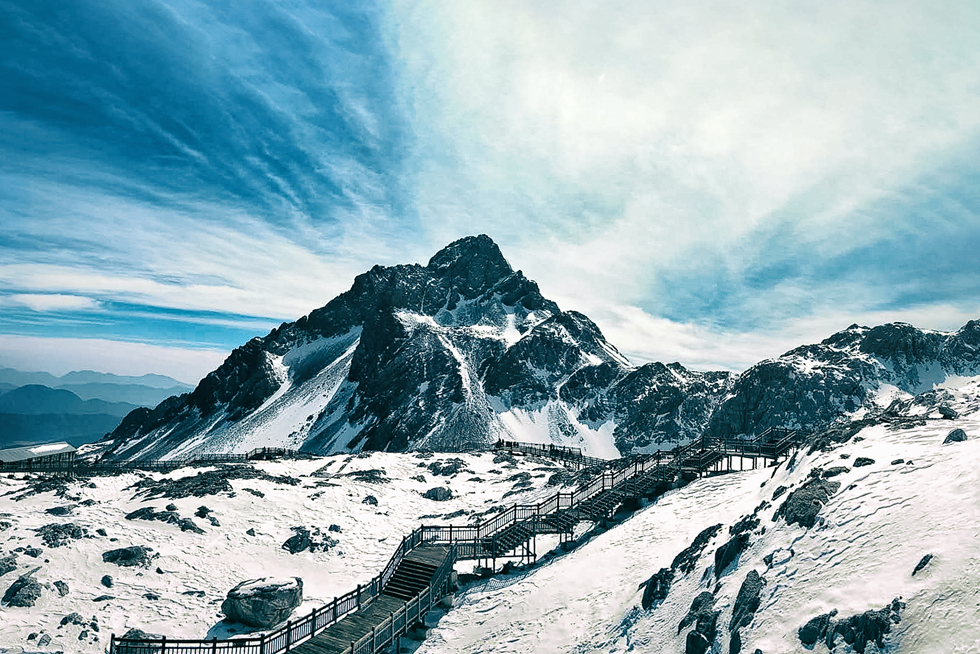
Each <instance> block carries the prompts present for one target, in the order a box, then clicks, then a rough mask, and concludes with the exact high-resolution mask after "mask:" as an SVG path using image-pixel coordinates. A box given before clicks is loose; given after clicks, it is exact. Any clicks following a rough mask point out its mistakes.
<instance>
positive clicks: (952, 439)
mask: <svg viewBox="0 0 980 654" xmlns="http://www.w3.org/2000/svg"><path fill="white" fill-rule="evenodd" d="M965 440H966V432H965V431H963V430H962V429H954V430H953V431H951V432H949V433H948V434H946V440H944V441H943V445H945V444H946V443H962V442H963V441H965Z"/></svg>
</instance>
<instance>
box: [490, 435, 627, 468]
mask: <svg viewBox="0 0 980 654" xmlns="http://www.w3.org/2000/svg"><path fill="white" fill-rule="evenodd" d="M494 449H495V450H509V451H511V452H523V453H525V454H537V455H538V456H546V457H550V458H552V459H558V460H559V461H564V462H566V463H574V464H576V465H577V466H578V467H582V468H590V467H593V466H604V465H607V464H609V463H610V462H611V461H615V459H600V458H598V457H594V456H586V455H584V454H582V449H581V448H578V447H565V446H564V445H544V444H541V443H521V442H518V441H497V442H496V443H495V444H494Z"/></svg>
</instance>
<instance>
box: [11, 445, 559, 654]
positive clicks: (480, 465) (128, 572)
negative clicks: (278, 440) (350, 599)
mask: <svg viewBox="0 0 980 654" xmlns="http://www.w3.org/2000/svg"><path fill="white" fill-rule="evenodd" d="M450 459H460V460H462V461H463V464H464V468H465V470H463V471H460V472H458V473H456V474H454V475H452V476H450V477H446V476H436V475H434V474H433V473H432V471H430V470H429V469H428V467H427V466H428V465H429V464H431V463H433V462H440V461H442V462H445V461H448V460H450ZM493 460H494V455H493V454H491V453H483V454H459V455H434V456H431V457H430V458H420V457H419V456H416V455H412V454H387V453H373V454H371V455H370V456H363V455H362V456H330V457H323V458H319V459H316V460H310V461H268V462H254V464H253V465H254V467H255V468H258V469H261V470H263V471H265V472H267V473H268V474H270V475H283V476H289V477H294V478H296V479H298V480H299V482H300V483H299V485H296V486H291V485H287V484H280V483H275V482H272V481H267V480H261V479H231V480H230V482H231V485H232V487H233V489H234V497H229V496H228V495H226V494H220V495H217V496H214V495H210V496H206V497H188V498H182V499H168V498H155V499H152V500H146V499H144V498H143V497H134V492H135V490H134V489H128V487H129V486H131V485H132V484H133V483H135V482H136V481H138V480H139V479H141V478H143V477H149V478H152V479H165V478H166V479H176V478H180V477H183V476H194V475H196V474H198V472H201V471H205V470H213V468H184V469H181V470H177V471H175V472H173V473H171V474H167V475H165V474H159V473H139V474H135V473H130V474H123V475H119V476H109V477H96V478H92V479H91V480H81V481H78V482H72V483H71V484H70V487H69V489H68V495H70V496H71V499H68V498H58V497H56V496H55V495H54V494H53V493H50V492H47V493H42V494H40V495H35V496H32V497H28V498H26V499H23V500H21V501H14V500H13V499H12V497H11V496H10V495H5V494H6V493H8V492H9V491H19V490H23V489H25V488H27V487H28V483H27V482H25V481H23V479H22V478H23V475H16V478H14V479H11V478H9V476H3V477H0V520H3V521H6V522H10V523H11V526H10V527H9V528H7V529H6V530H3V531H0V556H5V555H7V554H8V553H10V552H12V551H13V550H14V549H15V548H17V547H20V546H34V547H39V548H41V549H42V550H43V552H42V553H41V555H40V557H39V558H37V559H34V558H31V557H30V556H27V555H25V554H24V553H19V554H18V559H17V563H18V568H17V570H15V571H12V572H9V573H7V574H5V575H3V577H0V594H2V592H3V591H5V590H6V589H7V587H8V586H9V585H10V584H11V583H13V582H14V581H15V580H16V579H17V577H18V576H19V575H21V574H24V573H25V572H26V571H27V570H29V569H31V568H33V567H37V566H40V567H41V569H40V570H39V571H38V572H37V574H36V575H35V578H36V579H37V580H38V581H39V582H41V583H42V585H46V586H47V588H45V590H44V591H43V592H42V595H41V597H40V598H39V600H38V602H37V604H36V605H35V606H34V607H33V608H17V607H9V606H3V607H0V651H4V650H5V648H10V649H13V648H15V647H17V648H19V647H25V648H29V647H30V643H29V642H28V641H27V636H28V634H30V633H47V634H49V635H51V636H52V638H53V640H52V643H51V645H50V646H49V648H50V649H51V651H54V650H58V649H62V650H64V651H66V652H69V651H70V652H91V653H94V652H101V651H104V650H105V648H106V646H107V644H108V641H109V635H110V633H113V632H114V633H116V634H117V635H122V634H123V633H124V632H126V631H127V630H128V629H129V628H131V627H138V628H140V629H142V630H144V631H147V632H150V633H158V634H166V635H167V636H168V637H171V638H210V637H211V636H218V637H219V638H223V637H227V636H229V635H233V634H234V633H236V631H234V629H235V628H236V627H237V628H238V629H240V630H241V631H238V632H237V633H243V632H244V631H245V630H246V628H245V627H243V626H241V625H228V624H226V623H221V622H220V621H221V619H222V616H221V615H220V603H221V601H222V600H223V599H224V597H225V595H226V594H227V592H228V591H229V590H230V589H231V588H233V587H234V586H235V585H236V584H238V583H239V582H241V581H244V580H247V579H254V578H257V577H280V578H286V577H293V576H297V577H300V578H302V579H303V582H304V603H303V605H302V606H301V607H300V608H298V609H297V611H296V612H295V613H294V615H297V616H298V615H303V614H305V613H308V612H309V611H310V610H312V609H313V608H314V607H318V606H322V605H323V604H326V603H327V602H329V601H331V600H332V599H333V598H334V597H335V596H338V595H342V594H344V593H346V592H348V591H350V590H353V589H354V587H355V586H356V585H357V584H359V583H367V582H369V581H370V580H371V579H372V578H373V577H374V576H375V575H377V574H378V573H379V572H380V571H381V569H382V567H383V566H384V565H385V564H386V563H387V562H388V559H389V558H390V557H391V555H392V553H393V552H394V551H395V548H396V546H397V545H398V543H399V542H400V540H401V538H402V537H403V536H405V535H407V534H408V533H410V532H411V531H412V530H413V529H415V528H416V527H417V526H419V524H421V523H426V524H450V523H451V524H457V525H462V524H468V523H469V522H471V520H472V517H471V516H472V515H473V514H476V513H481V512H484V511H486V510H487V509H489V508H490V507H491V506H493V505H494V503H496V502H502V504H503V505H504V506H509V505H510V504H511V503H515V502H521V501H525V500H533V501H536V500H534V498H536V497H544V496H548V495H550V494H552V493H554V492H555V491H556V490H557V489H556V488H543V486H544V484H545V482H546V481H547V479H548V478H549V477H550V476H551V473H552V472H553V471H556V470H558V469H559V468H558V466H557V465H556V464H554V463H552V462H549V461H546V460H543V459H539V458H536V457H516V464H509V463H507V462H505V461H501V462H500V463H494V462H493ZM420 465H422V466H426V467H420ZM324 467H325V468H326V470H325V473H323V474H326V475H327V476H325V477H313V476H310V475H311V474H312V473H314V472H316V471H317V470H319V469H322V468H324ZM374 469H383V470H384V471H385V472H386V474H387V477H388V478H389V479H390V480H391V481H390V483H373V482H369V481H358V480H357V479H356V478H355V477H351V476H347V475H349V473H352V472H356V471H367V470H374ZM519 473H527V474H528V475H529V479H528V481H529V482H530V483H531V486H530V487H529V488H528V489H527V491H522V492H520V493H518V494H515V495H511V496H509V497H507V498H505V499H502V498H503V496H504V494H505V493H507V492H509V491H511V490H512V489H513V487H514V484H515V482H514V481H508V478H510V477H512V476H514V475H515V474H519ZM420 474H421V475H423V476H424V478H425V481H417V480H413V479H412V477H414V476H417V475H420ZM474 478H480V479H482V480H483V481H471V479H474ZM89 483H92V484H94V485H95V487H94V488H90V487H89V486H88V485H89ZM443 485H448V486H449V487H450V488H451V489H452V491H453V494H454V497H453V499H451V500H448V501H445V502H436V501H433V500H429V499H426V498H423V497H422V493H424V492H425V491H426V490H428V489H429V488H432V487H434V486H443ZM246 489H251V491H255V492H257V493H260V494H262V495H264V496H263V497H259V496H257V495H255V494H253V493H252V492H250V491H249V490H246ZM367 495H372V496H373V497H375V498H376V499H377V501H378V504H377V506H372V505H369V504H364V503H363V500H364V498H365V497H366V496H367ZM86 500H93V503H92V504H91V505H90V506H84V505H82V504H81V503H82V502H85V501H86ZM171 503H172V504H174V505H176V506H177V512H178V514H179V515H180V517H181V518H184V517H191V518H192V519H193V520H194V522H195V523H196V524H197V525H198V526H199V527H200V528H202V529H203V530H204V531H205V533H204V534H195V533H192V532H182V531H181V530H180V528H179V527H178V526H177V525H175V524H169V523H165V522H159V521H145V520H126V519H125V518H124V516H125V515H126V514H127V513H130V512H132V511H135V510H136V509H138V508H140V507H144V506H152V507H154V509H155V510H157V511H163V510H164V508H165V507H166V506H167V505H169V504H171ZM67 505H70V506H73V507H74V508H73V511H72V514H71V515H68V516H54V515H50V514H47V513H45V510H46V509H49V508H52V507H55V506H67ZM200 506H206V507H208V508H209V509H211V511H212V513H211V515H212V516H214V517H215V518H217V519H218V520H219V521H220V523H221V524H220V527H213V526H211V524H210V523H209V521H208V520H207V519H203V518H199V517H196V516H194V514H195V512H196V511H197V509H198V507H200ZM459 511H465V512H466V513H465V514H464V515H460V516H457V517H454V518H452V519H446V518H443V517H442V516H445V515H448V514H453V513H456V512H459ZM51 523H75V524H76V525H79V526H81V527H84V528H85V529H87V530H88V532H89V534H90V535H95V530H96V529H98V528H104V529H105V530H106V533H107V536H106V537H96V538H84V539H80V540H75V541H72V542H71V543H70V544H69V545H66V546H63V547H57V548H49V547H47V546H46V545H44V544H43V543H42V542H41V539H40V538H39V537H38V535H37V534H35V533H34V532H33V531H30V530H31V529H35V528H38V527H41V526H42V525H46V524H51ZM334 524H335V525H338V526H339V527H340V528H341V532H339V533H336V532H329V531H328V527H329V526H330V525H334ZM296 526H306V527H307V528H310V529H312V528H314V527H316V528H318V529H319V530H320V531H321V532H323V534H324V535H328V536H330V537H333V538H335V539H336V540H337V541H339V543H338V544H337V545H336V546H335V547H333V548H331V549H329V550H328V551H326V552H315V553H313V552H310V551H303V552H299V553H297V554H290V553H289V552H288V551H286V550H283V549H282V548H281V545H282V543H283V542H285V541H286V539H287V538H289V537H290V536H292V535H293V533H294V532H293V531H292V529H291V528H292V527H296ZM250 529H251V530H254V534H255V535H254V536H252V535H249V534H247V533H246V532H247V531H248V530H250ZM111 539H115V540H114V541H112V540H111ZM130 545H145V546H148V547H152V548H153V553H154V554H159V556H158V557H157V558H155V559H154V560H153V561H152V563H151V565H150V567H149V568H148V569H144V568H125V567H119V566H116V565H114V564H111V563H103V561H102V553H103V552H105V551H108V550H111V549H116V548H121V547H127V546H130ZM157 567H159V568H160V569H161V570H162V572H163V574H158V573H157V572H156V569H157ZM107 574H108V575H111V576H112V577H113V580H114V584H113V586H112V587H111V588H106V587H104V586H103V585H102V584H101V583H100V580H101V579H102V577H103V575H107ZM57 580H61V581H65V582H67V583H68V586H69V588H70V592H69V594H68V595H67V596H65V597H59V595H58V593H57V592H56V591H55V590H54V588H53V586H52V584H53V582H54V581H57ZM147 593H151V594H155V595H157V596H159V599H158V600H151V599H147V598H146V597H145V594H147ZM102 595H110V596H112V597H113V598H114V599H111V600H105V601H100V602H93V600H94V599H95V598H96V597H99V596H102ZM72 612H78V613H80V614H81V615H82V616H83V617H84V618H85V620H86V622H88V621H89V620H90V619H91V617H92V616H96V617H97V620H98V623H99V626H100V629H99V631H98V632H97V633H93V632H92V630H91V629H89V637H88V638H87V639H86V640H83V641H79V640H78V635H79V632H80V631H81V629H82V627H79V626H73V625H67V626H65V627H63V628H61V629H59V628H58V627H59V623H60V620H61V619H62V617H64V616H66V615H68V614H69V613H72ZM28 651H29V650H28Z"/></svg>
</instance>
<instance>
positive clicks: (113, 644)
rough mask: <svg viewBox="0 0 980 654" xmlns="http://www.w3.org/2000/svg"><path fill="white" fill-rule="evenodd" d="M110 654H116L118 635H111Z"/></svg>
mask: <svg viewBox="0 0 980 654" xmlns="http://www.w3.org/2000/svg"><path fill="white" fill-rule="evenodd" d="M109 654H116V634H114V633H113V634H110V635H109Z"/></svg>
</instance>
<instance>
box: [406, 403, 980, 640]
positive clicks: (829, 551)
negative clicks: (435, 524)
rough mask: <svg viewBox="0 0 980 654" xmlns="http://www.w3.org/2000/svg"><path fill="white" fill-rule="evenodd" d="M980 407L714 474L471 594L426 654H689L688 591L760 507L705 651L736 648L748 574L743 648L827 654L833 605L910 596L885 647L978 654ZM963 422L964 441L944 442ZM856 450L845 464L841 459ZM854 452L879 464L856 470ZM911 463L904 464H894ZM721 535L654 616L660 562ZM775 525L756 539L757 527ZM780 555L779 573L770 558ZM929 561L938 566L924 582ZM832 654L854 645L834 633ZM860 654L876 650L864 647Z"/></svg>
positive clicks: (877, 603) (711, 585) (708, 577)
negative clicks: (811, 639) (813, 493)
mask: <svg viewBox="0 0 980 654" xmlns="http://www.w3.org/2000/svg"><path fill="white" fill-rule="evenodd" d="M978 422H980V414H973V415H972V416H969V417H967V418H964V419H958V420H934V421H932V420H931V421H929V422H928V423H927V424H926V425H925V426H920V427H915V428H911V429H901V430H895V431H889V430H888V429H887V428H886V427H885V426H874V427H870V428H866V429H864V430H863V431H862V432H861V433H860V434H859V435H858V437H857V438H854V439H853V440H852V441H850V442H848V443H845V444H843V445H840V446H838V447H836V448H835V449H834V450H833V451H831V452H816V453H814V454H812V455H808V454H805V453H801V454H800V455H799V456H798V457H797V458H796V461H795V465H794V466H793V467H790V466H789V465H787V463H784V464H783V465H781V466H780V467H779V468H778V469H773V468H769V469H762V470H756V471H749V472H743V473H735V474H730V475H724V476H719V477H714V478H706V479H701V480H699V481H696V482H694V483H691V484H690V485H688V486H686V487H684V488H681V489H679V490H676V491H672V492H670V493H668V494H667V495H665V496H663V497H662V498H660V499H659V501H657V502H656V503H655V504H653V505H651V506H649V507H647V508H646V509H644V510H641V511H639V512H637V513H635V514H634V515H633V516H632V517H630V518H628V519H626V520H625V521H624V522H623V523H622V524H621V525H619V526H617V527H615V528H613V529H611V530H609V531H607V532H605V533H602V534H600V535H597V536H595V537H594V538H592V539H591V540H589V541H588V542H586V543H584V544H583V545H581V546H580V547H578V548H577V549H576V550H573V551H572V552H569V553H568V554H566V555H564V556H561V557H557V558H554V559H552V560H550V561H548V562H546V563H542V564H539V566H537V567H535V568H533V569H531V570H529V571H525V572H522V573H515V574H511V575H508V576H498V577H496V578H493V579H491V580H488V581H486V582H482V583H481V584H478V585H472V586H470V587H468V588H465V589H463V590H462V591H461V592H460V593H458V594H457V596H456V598H455V606H454V607H453V609H452V610H451V611H449V612H448V613H446V614H445V615H443V616H441V618H440V619H439V621H438V624H437V626H436V627H435V628H434V629H432V630H431V631H430V632H429V637H428V638H427V639H426V641H425V642H424V643H423V644H422V645H421V647H420V648H419V649H418V652H417V654H443V653H448V652H465V653H477V652H493V653H494V654H502V653H505V652H535V653H547V652H572V653H574V654H586V653H593V652H596V653H598V652H609V653H612V652H650V653H656V654H660V653H661V652H684V651H685V636H686V634H687V632H688V631H690V627H687V628H685V629H684V630H683V631H681V632H680V633H679V632H678V624H679V623H680V621H681V619H682V618H683V617H684V616H685V614H686V613H687V612H688V609H689V608H690V606H691V603H692V600H693V598H694V597H695V596H696V595H697V594H698V593H700V592H702V591H714V590H715V586H716V581H715V576H714V573H713V570H712V569H711V568H712V566H713V562H714V557H713V554H714V552H715V550H716V549H717V548H718V546H719V545H721V544H723V543H725V541H727V540H728V538H729V530H728V527H730V526H732V525H733V524H735V523H736V522H737V521H738V520H739V519H740V518H741V517H742V516H743V515H746V514H750V513H752V511H753V509H754V508H755V507H757V506H758V505H759V504H760V503H762V502H763V501H769V502H771V503H772V506H771V507H768V508H765V509H763V510H761V511H760V512H759V516H760V517H761V525H760V526H759V528H757V529H756V530H754V532H753V534H752V540H751V543H750V545H749V546H748V548H747V550H746V551H745V552H743V553H742V555H741V556H740V557H739V559H738V560H737V561H736V564H735V565H732V566H730V567H729V568H728V569H727V570H726V571H725V572H724V574H722V576H721V578H720V580H719V582H720V583H719V584H718V589H717V591H715V597H716V603H715V606H714V609H715V610H720V611H721V614H720V617H719V620H718V631H719V634H718V637H717V639H716V641H715V644H714V646H713V648H712V649H711V650H710V651H711V652H724V653H725V654H727V653H728V652H729V631H728V626H729V622H730V620H731V617H732V605H733V603H734V600H735V597H736V595H737V593H738V591H739V587H740V585H741V584H742V581H743V579H745V577H746V575H747V574H748V572H749V571H750V570H756V571H757V572H758V573H759V574H761V575H762V576H763V578H764V580H765V586H764V588H763V590H762V594H761V605H760V607H759V610H758V612H757V613H756V614H755V618H754V620H753V621H752V622H751V623H750V624H749V625H748V626H747V627H744V628H743V629H742V630H741V637H742V643H743V644H742V650H741V651H742V652H748V653H749V654H752V653H753V652H755V650H756V649H757V648H758V649H760V650H761V651H762V652H764V653H765V654H789V653H794V652H798V653H803V652H808V651H813V652H818V653H819V652H827V651H828V650H827V647H826V645H824V644H823V643H821V642H818V643H817V644H816V645H815V646H813V647H810V648H806V647H804V646H803V645H802V644H801V642H800V640H799V639H798V637H797V630H798V629H799V627H801V626H803V625H804V624H805V623H806V622H807V621H808V620H810V619H811V618H813V617H816V616H817V615H819V614H824V613H828V612H830V611H831V610H833V609H837V611H838V612H839V614H838V616H837V617H838V618H844V617H847V616H850V615H854V614H859V613H863V612H865V611H867V610H869V609H876V610H877V609H881V608H882V607H884V606H885V605H887V604H888V603H889V602H891V601H892V600H893V599H895V598H898V597H901V598H902V601H904V602H905V603H906V604H907V607H906V609H905V610H904V611H903V612H902V613H901V622H900V623H898V624H896V625H894V626H893V628H892V632H891V633H890V634H888V635H887V636H885V638H884V650H882V651H885V652H890V653H891V652H904V653H909V654H912V653H914V654H929V653H933V652H935V653H947V654H954V653H955V654H965V653H967V652H973V653H975V652H980V471H978V467H980V428H978ZM957 427H959V428H962V429H964V430H965V431H966V433H967V434H968V435H969V440H967V441H966V442H959V443H950V444H947V445H943V440H944V438H945V436H946V435H947V433H948V432H949V431H950V430H952V429H954V428H957ZM845 457H846V458H845ZM857 457H868V458H870V459H873V460H874V463H873V464H871V465H867V466H862V467H854V466H853V463H854V462H855V460H856V458H857ZM897 459H904V460H905V462H904V463H892V462H893V461H896V460H897ZM835 466H845V467H847V468H848V469H849V470H848V471H847V472H845V473H842V474H839V475H837V476H835V477H833V478H832V481H839V482H841V487H840V490H839V491H838V492H837V493H836V494H835V495H833V496H832V497H831V498H830V500H829V502H828V503H827V505H826V506H825V507H824V508H823V509H822V510H821V512H820V514H819V516H818V518H817V524H815V525H814V527H812V528H810V529H806V528H803V527H801V526H799V525H796V524H793V525H787V524H786V522H785V521H783V520H782V519H779V520H778V521H775V522H774V521H773V520H772V516H773V514H774V513H775V511H776V509H777V507H778V506H779V505H780V504H781V503H782V502H783V501H784V500H785V499H786V497H787V495H788V493H786V494H783V495H781V496H780V497H779V498H778V499H777V500H776V501H773V500H772V496H773V492H774V490H775V489H776V488H777V487H779V486H787V487H790V490H792V488H793V487H799V486H800V485H801V483H802V482H804V481H805V480H806V479H807V478H808V476H809V473H810V471H811V470H813V469H815V468H817V467H823V468H825V469H829V468H831V467H835ZM717 523H722V524H723V525H724V526H723V529H722V530H721V531H720V532H719V533H718V535H717V536H716V537H715V538H714V539H713V540H712V541H711V542H710V544H709V545H708V546H707V547H706V548H705V550H704V552H703V554H702V555H701V557H700V558H699V559H698V564H697V566H696V567H695V569H694V570H693V571H692V572H691V573H690V574H688V575H679V576H678V577H677V578H675V580H674V583H673V585H672V587H671V589H670V591H669V593H668V596H667V598H666V599H665V600H664V601H663V603H662V604H660V605H659V606H655V607H654V608H652V609H650V610H644V609H642V608H641V606H640V599H641V596H642V593H643V591H642V590H640V589H638V585H639V584H640V583H641V582H643V581H645V580H647V579H648V578H649V577H650V576H651V575H653V574H654V573H656V572H657V571H658V570H660V569H661V568H664V567H669V566H670V565H671V561H672V559H673V557H674V556H675V555H676V554H678V553H679V552H680V551H681V550H683V549H684V548H685V547H687V546H688V545H689V544H690V543H691V541H692V540H693V539H694V537H695V536H696V535H697V534H698V533H699V532H701V531H702V530H703V529H704V528H706V527H709V526H711V525H714V524H717ZM763 527H764V528H765V531H764V532H762V528H763ZM771 553H774V556H773V558H772V564H771V566H769V565H767V564H766V562H765V561H764V557H765V556H766V555H768V554H771ZM925 554H933V555H934V558H933V559H932V560H931V561H930V563H929V564H928V565H927V566H926V567H925V568H924V569H922V570H921V571H920V572H919V573H918V574H916V575H915V576H914V577H913V576H912V574H911V573H912V571H913V568H914V567H915V566H916V564H917V563H918V562H919V561H920V560H921V559H922V557H923V556H924V555H925ZM837 642H838V644H837V647H836V649H835V650H834V652H837V653H840V654H845V653H847V652H851V651H853V650H852V647H851V646H849V645H846V644H844V643H843V642H842V641H841V639H840V638H839V637H838V639H837ZM866 652H878V649H877V648H876V645H874V644H873V643H872V644H869V645H868V647H867V650H866Z"/></svg>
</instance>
